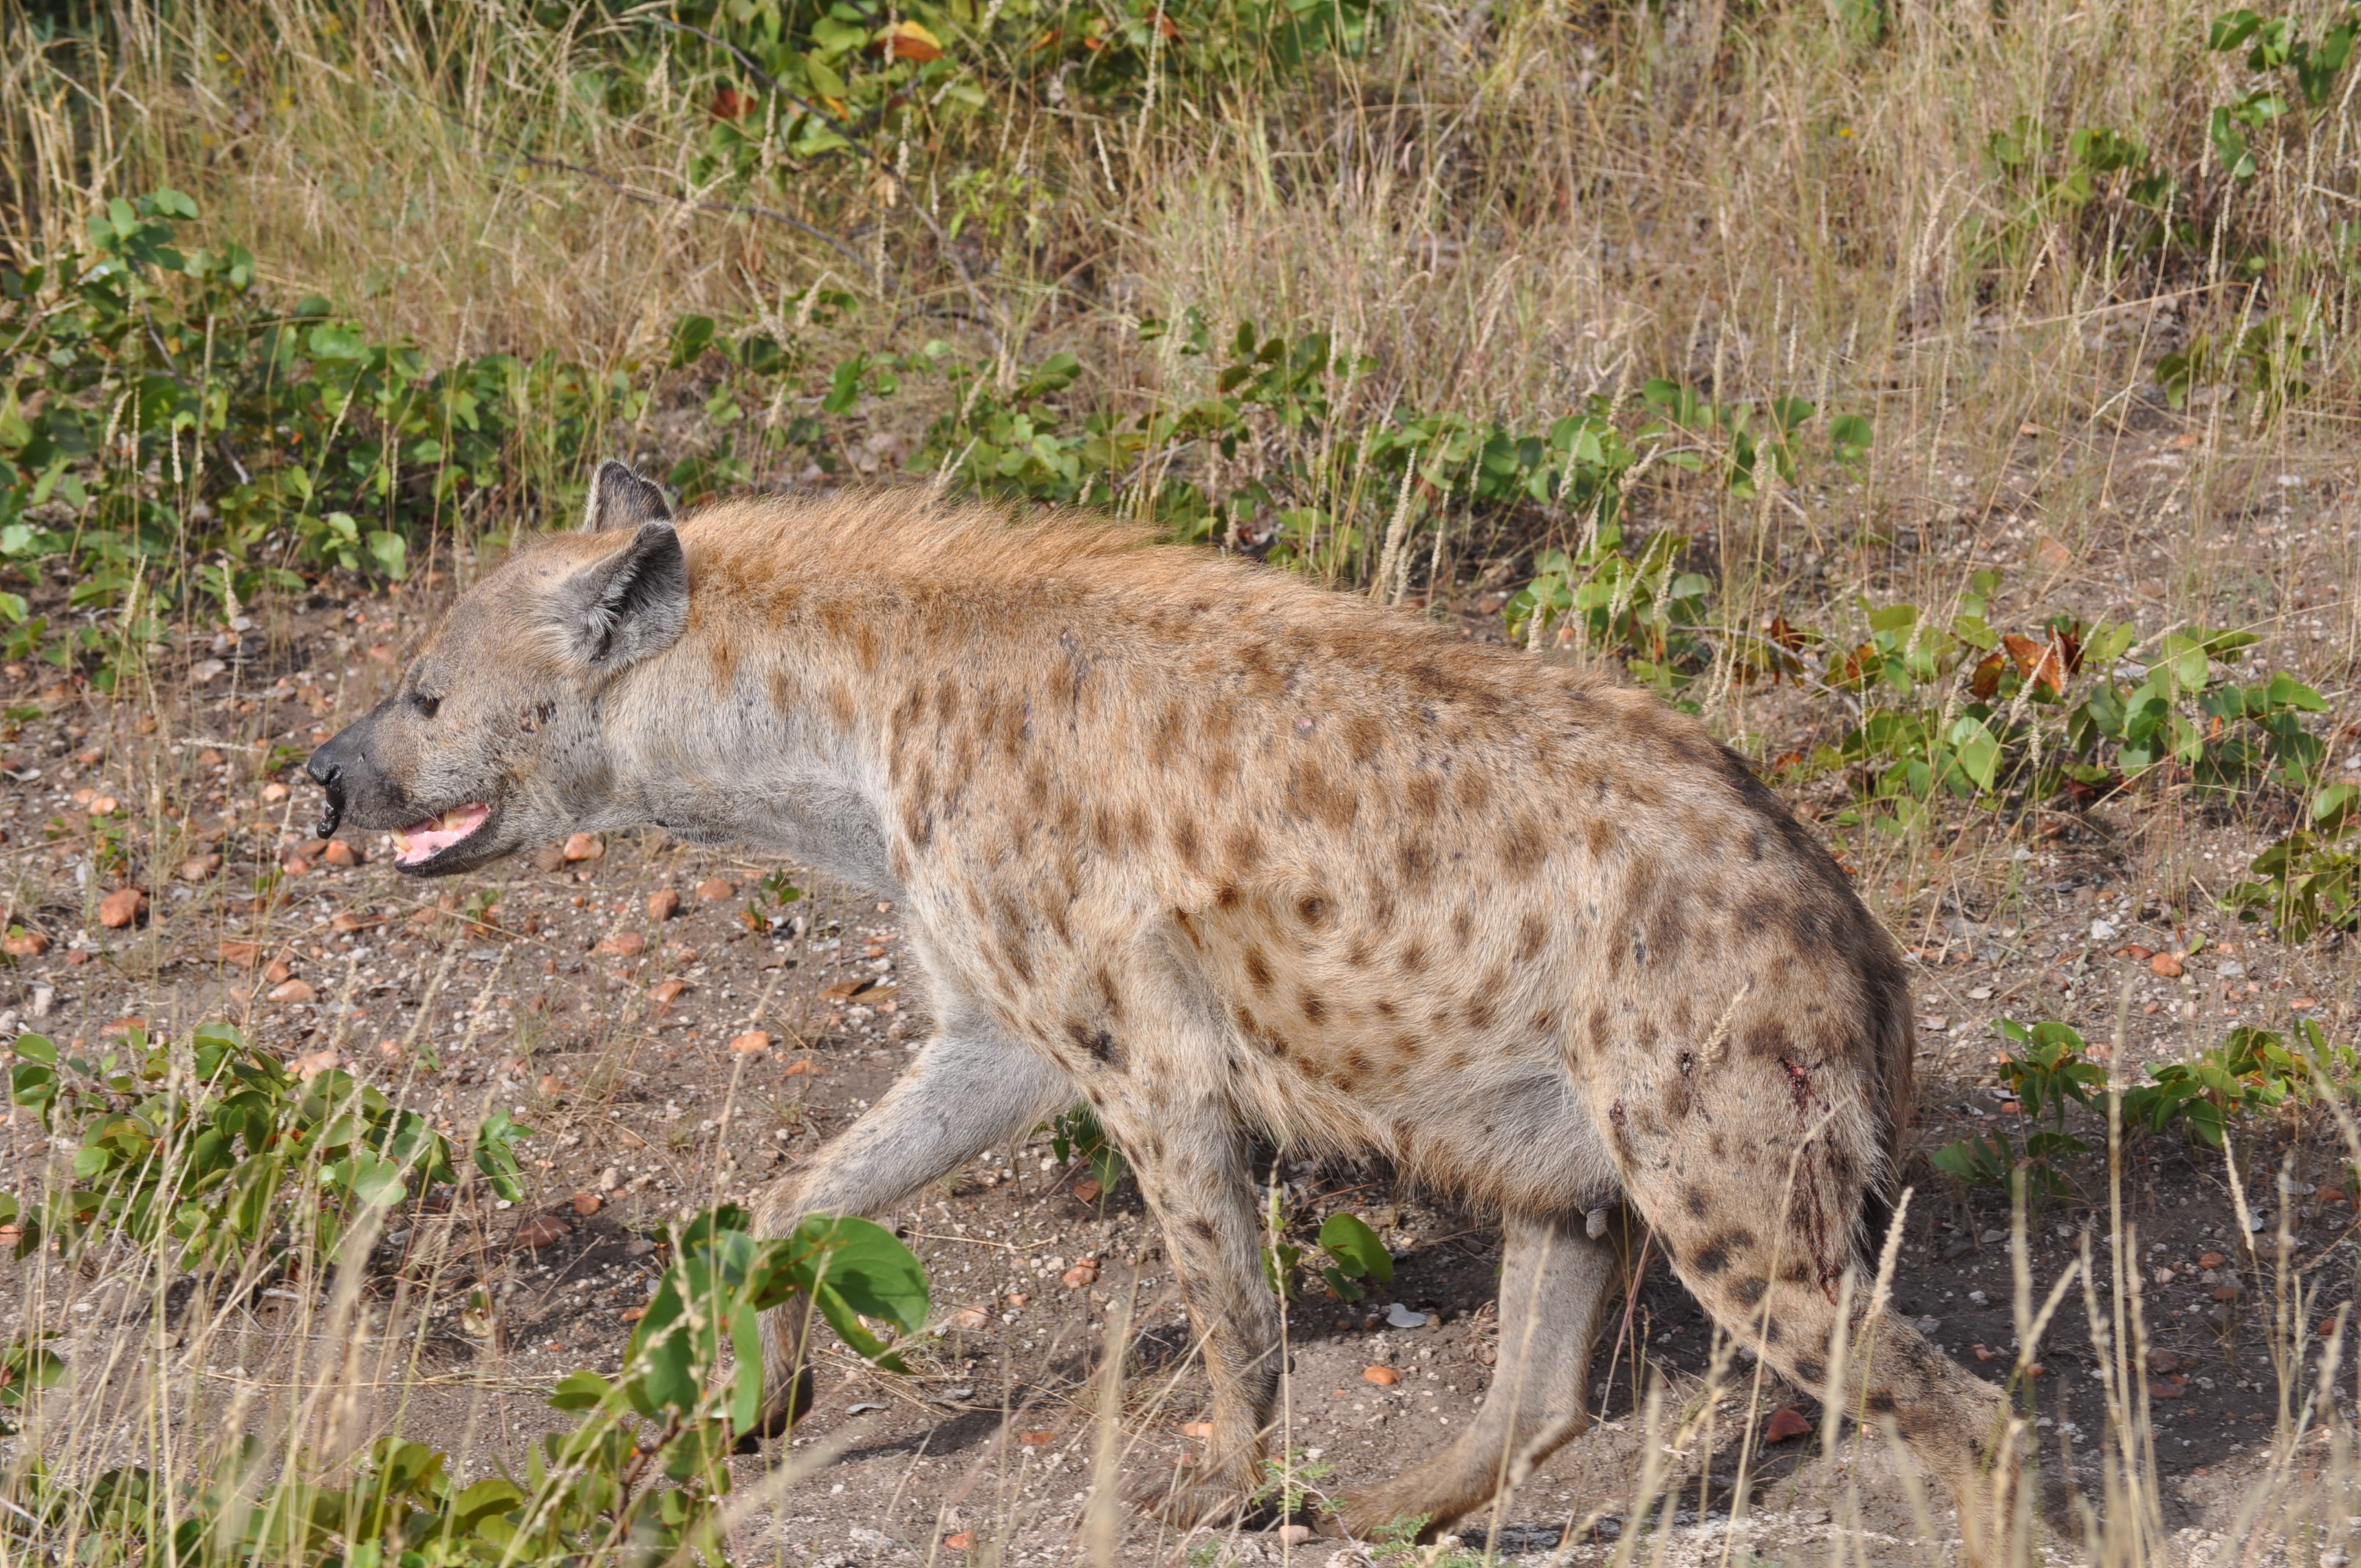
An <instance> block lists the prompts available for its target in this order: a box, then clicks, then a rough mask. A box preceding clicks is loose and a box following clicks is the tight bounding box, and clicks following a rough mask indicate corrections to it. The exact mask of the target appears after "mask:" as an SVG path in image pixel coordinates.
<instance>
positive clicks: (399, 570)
mask: <svg viewBox="0 0 2361 1568" xmlns="http://www.w3.org/2000/svg"><path fill="white" fill-rule="evenodd" d="M368 552H369V555H370V558H371V559H373V560H375V561H376V562H377V569H378V570H379V571H380V572H382V573H384V574H385V575H386V576H389V577H390V578H392V579H393V580H394V581H395V582H397V583H398V582H400V581H401V580H402V578H404V577H405V576H409V573H410V546H409V545H408V544H406V543H403V542H402V538H401V534H399V533H394V532H390V531H389V530H386V529H379V530H378V531H376V532H373V533H371V534H370V535H369V536H368Z"/></svg>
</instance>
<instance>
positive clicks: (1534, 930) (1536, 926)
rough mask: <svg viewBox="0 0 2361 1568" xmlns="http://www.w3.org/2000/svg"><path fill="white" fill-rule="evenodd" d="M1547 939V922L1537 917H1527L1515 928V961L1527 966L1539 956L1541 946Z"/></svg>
mask: <svg viewBox="0 0 2361 1568" xmlns="http://www.w3.org/2000/svg"><path fill="white" fill-rule="evenodd" d="M1548 939H1549V922H1547V921H1546V920H1543V918H1542V917H1541V916H1538V915H1528V916H1525V918H1524V920H1523V922H1522V923H1521V924H1520V925H1519V926H1518V927H1517V961H1518V962H1519V963H1521V964H1529V963H1531V962H1532V961H1533V959H1536V958H1538V957H1540V956H1541V950H1542V944H1543V942H1545V941H1547V940H1548Z"/></svg>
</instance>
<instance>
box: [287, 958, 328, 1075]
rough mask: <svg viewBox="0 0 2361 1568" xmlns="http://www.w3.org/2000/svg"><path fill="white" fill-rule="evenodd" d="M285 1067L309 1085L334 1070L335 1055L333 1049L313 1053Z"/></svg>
mask: <svg viewBox="0 0 2361 1568" xmlns="http://www.w3.org/2000/svg"><path fill="white" fill-rule="evenodd" d="M296 983H297V984H299V985H300V984H302V981H297V982H296ZM287 1065H288V1066H289V1067H291V1068H293V1069H295V1076H296V1077H297V1078H300V1079H302V1080H303V1081H304V1082H306V1083H309V1082H311V1081H312V1080H313V1079H315V1078H317V1077H319V1076H320V1075H321V1074H322V1073H324V1072H328V1071H331V1070H333V1069H335V1065H336V1053H335V1049H334V1048H333V1047H331V1048H330V1049H328V1050H324V1051H313V1053H312V1054H311V1055H310V1056H306V1057H297V1058H295V1059H294V1060H293V1061H291V1062H289V1063H288V1064H287Z"/></svg>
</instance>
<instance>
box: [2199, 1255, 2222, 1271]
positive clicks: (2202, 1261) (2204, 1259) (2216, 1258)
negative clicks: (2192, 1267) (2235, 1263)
mask: <svg viewBox="0 0 2361 1568" xmlns="http://www.w3.org/2000/svg"><path fill="white" fill-rule="evenodd" d="M2229 1261H2230V1260H2229V1259H2228V1258H2226V1257H2224V1256H2223V1255H2221V1254H2220V1253H2218V1252H2208V1253H2200V1254H2199V1255H2198V1256H2197V1266H2198V1267H2200V1268H2219V1267H2221V1266H2223V1265H2224V1264H2225V1263H2227V1262H2229Z"/></svg>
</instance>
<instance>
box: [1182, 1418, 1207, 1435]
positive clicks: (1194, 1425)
mask: <svg viewBox="0 0 2361 1568" xmlns="http://www.w3.org/2000/svg"><path fill="white" fill-rule="evenodd" d="M1180 1435H1181V1436H1182V1437H1211V1436H1213V1422H1211V1421H1182V1422H1181V1423H1180Z"/></svg>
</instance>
